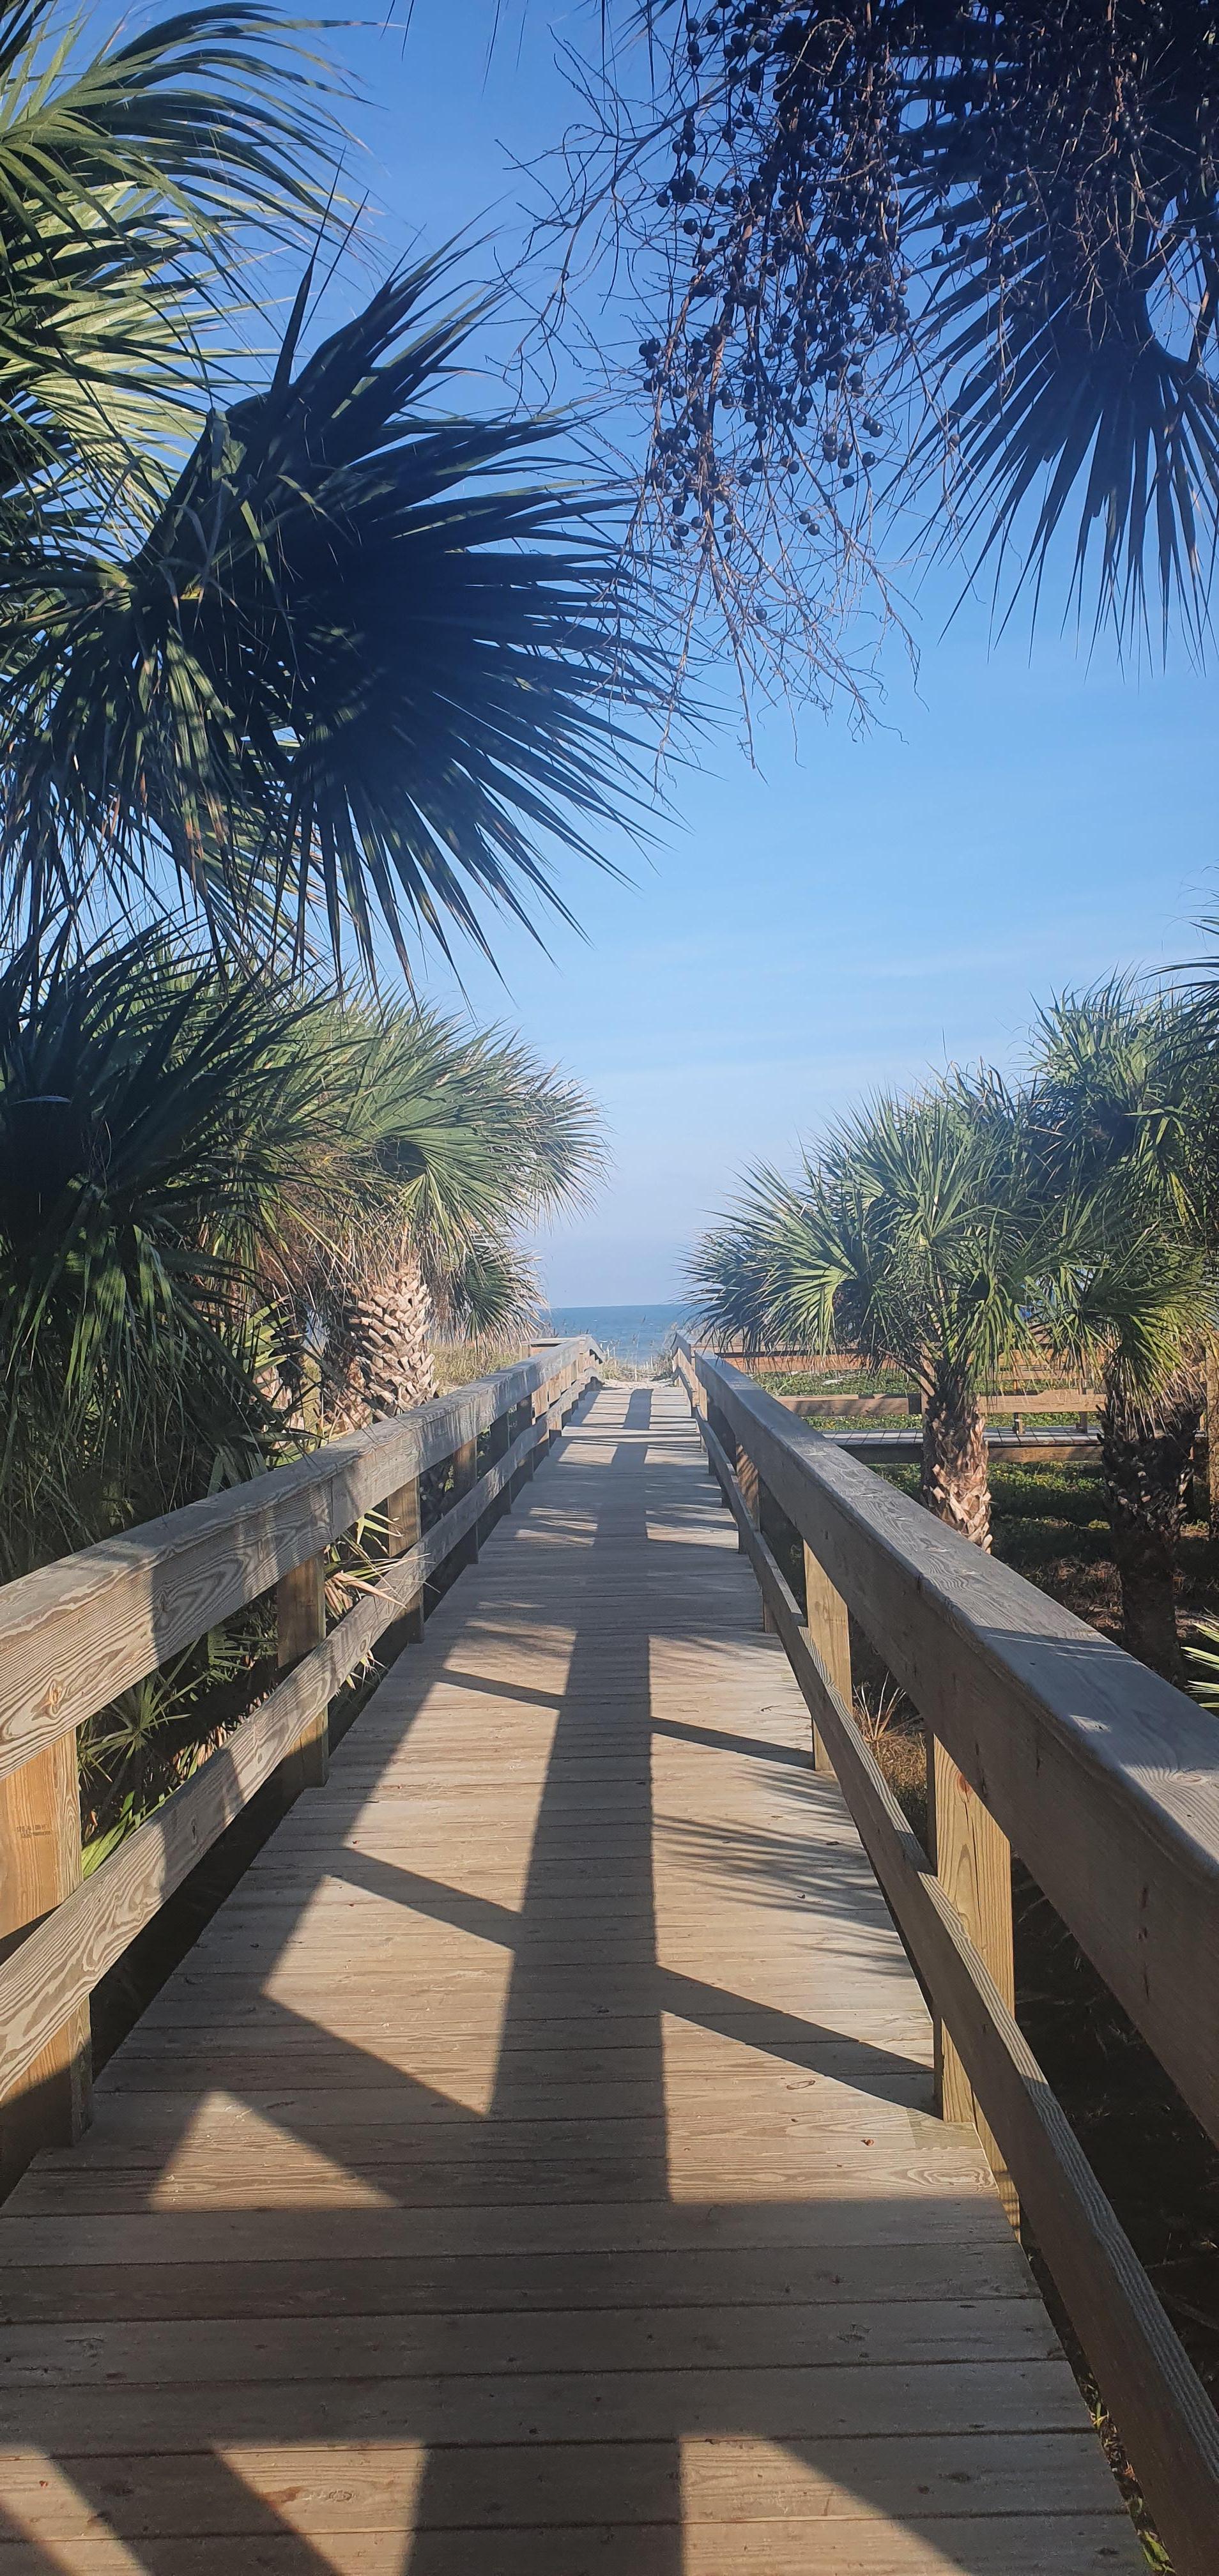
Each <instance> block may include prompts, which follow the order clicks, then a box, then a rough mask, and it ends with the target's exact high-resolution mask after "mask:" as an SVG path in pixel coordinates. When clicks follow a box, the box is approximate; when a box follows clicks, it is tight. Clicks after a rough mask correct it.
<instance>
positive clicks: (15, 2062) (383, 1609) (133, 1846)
mask: <svg viewBox="0 0 1219 2576" xmlns="http://www.w3.org/2000/svg"><path fill="white" fill-rule="evenodd" d="M596 1357H597V1355H596V1353H595V1351H594V1348H593V1345H592V1344H591V1343H588V1342H585V1341H578V1340H569V1341H560V1342H555V1343H551V1344H547V1345H545V1346H544V1347H539V1350H538V1352H537V1354H536V1355H535V1356H534V1357H532V1358H530V1359H528V1360H525V1361H523V1362H521V1363H519V1364H518V1365H517V1366H516V1367H514V1368H508V1369H500V1370H498V1371H497V1372H496V1374H495V1375H494V1376H492V1377H488V1378H483V1379H480V1380H479V1381H478V1382H477V1383H476V1384H475V1385H473V1386H468V1387H462V1388H459V1389H458V1390H457V1391H456V1392H455V1393H454V1394H452V1395H446V1396H440V1397H438V1398H437V1399H436V1400H435V1402H434V1403H431V1404H425V1405H422V1406H420V1407H419V1409H418V1410H417V1411H416V1412H414V1413H410V1414H404V1415H401V1416H398V1417H396V1418H395V1419H393V1420H391V1421H388V1422H383V1423H378V1424H375V1425H374V1426H373V1427H372V1429H370V1430H368V1431H362V1432H355V1433H352V1434H351V1435H350V1436H348V1437H347V1438H344V1439H341V1440H333V1441H330V1442H328V1443H327V1444H326V1445H325V1446H324V1447H323V1448H321V1449H319V1450H317V1451H316V1452H314V1453H313V1454H312V1455H311V1456H309V1457H306V1458H301V1459H299V1460H296V1461H294V1462H293V1463H291V1464H290V1465H288V1466H285V1467H279V1468H276V1469H274V1470H273V1471H271V1472H270V1473H269V1474H267V1475H265V1476H259V1477H256V1478H254V1479H252V1480H251V1482H250V1483H249V1484H247V1485H239V1486H236V1487H234V1488H232V1489H231V1490H230V1491H228V1492H225V1493H223V1494H218V1495H215V1496H213V1497H211V1498H210V1499H209V1500H208V1501H206V1502H201V1503H194V1504H190V1505H188V1506H187V1508H186V1509H185V1510H183V1511H178V1512H172V1513H168V1514H167V1515H166V1516H165V1517H164V1518H163V1519H160V1520H156V1521H149V1522H147V1523H145V1525H144V1526H143V1528H141V1529H136V1530H132V1531H130V1532H128V1533H127V1534H126V1535H124V1536H123V1537H121V1538H117V1539H112V1540H107V1541H105V1542H104V1543H103V1544H101V1545H100V1546H97V1547H91V1548H85V1549H82V1550H81V1551H80V1553H79V1554H77V1555H75V1556H71V1557H65V1558H62V1559H61V1560H60V1561H59V1562H58V1563H57V1564H54V1565H48V1566H43V1567H41V1568H40V1569H39V1570H38V1571H37V1572H36V1573H34V1574H29V1575H26V1576H24V1577H22V1578H21V1580H20V1581H18V1582H16V1583H10V1584H8V1585H6V1586H5V1588H4V1589H3V1590H2V1591H0V1890H2V1894H0V1908H2V1911H0V2178H2V2179H3V2181H4V2182H5V2183H7V2182H8V2181H10V2180H11V2179H13V2178H14V2177H15V2175H16V2173H17V2172H19V2171H20V2170H21V2167H22V2166H23V2165H24V2164H25V2163H27V2162H28V2160H29V2157H30V2155H31V2154H33V2152H34V2151H35V2149H36V2148H37V2147H38V2146H40V2145H44V2144H49V2143H53V2142H67V2141H70V2140H71V2139H73V2138H75V2137H77V2136H78V2135H79V2134H80V2133H81V2130H82V2129H83V2127H84V2126H85V2124H86V2121H87V2118H88V2090H89V2014H88V2002H89V1996H90V1994H91V1993H92V1991H93V1988H94V1987H95V1986H96V1985H97V1983H98V1981H99V1979H100V1978H101V1977H102V1976H103V1975H104V1974H105V1972H106V1970H107V1969H108V1968H109V1967H111V1966H112V1965H113V1963H114V1961H115V1960H116V1959H117V1958H119V1957H120V1956H121V1955H122V1952H123V1951H124V1950H125V1949H126V1948H127V1946H128V1945H129V1943H130V1942H131V1941H132V1940H133V1939H134V1938H135V1936H136V1934H137V1933H138V1932H140V1931H141V1930H142V1929H143V1928H144V1926H145V1925H146V1924H147V1923H149V1922H150V1921H151V1920H152V1918H153V1916H154V1915H155V1914H156V1913H157V1912H158V1911H159V1910H160V1908H161V1906H162V1905H164V1904H165V1902H166V1900H167V1898H168V1897H170V1896H171V1895H172V1894H173V1892H174V1890H175V1889H176V1888H177V1887H179V1886H181V1884H182V1881H183V1880H184V1879H185V1878H186V1877H187V1875H188V1874H189V1872H190V1871H191V1870H192V1869H193V1868H194V1866H195V1863H196V1862H197V1861H198V1860H200V1859H201V1858H202V1856H203V1854H204V1853H205V1852H206V1851H208V1850H209V1849H210V1847H211V1845H212V1844H213V1843H214V1842H215V1841H216V1840H217V1838H218V1837H219V1835H221V1834H222V1833H223V1832H224V1831H225V1829H226V1827H227V1826H228V1825H230V1824H231V1823H232V1822H233V1820H234V1818H235V1817H236V1816H238V1815H239V1814H240V1813H241V1810H242V1809H243V1807H245V1806H247V1805H248V1804H249V1801H250V1799H251V1798H252V1797H253V1796H254V1795H255V1792H256V1791H257V1790H258V1789H260V1788H261V1787H262V1786H263V1784H264V1782H266V1781H267V1780H269V1779H270V1778H271V1776H272V1774H273V1773H275V1772H277V1771H278V1772H280V1773H281V1774H282V1776H283V1783H284V1786H285V1789H286V1792H287V1794H289V1795H292V1794H295V1792H296V1791H297V1790H299V1789H302V1788H306V1787H310V1786H316V1785H320V1784H321V1783H322V1782H323V1781H324V1780H325V1777H326V1769H327V1753H328V1735H329V1729H328V1710H329V1706H330V1702H331V1701H332V1700H333V1699H334V1697H335V1695H336V1693H337V1692H338V1691H339V1690H340V1689H341V1688H342V1686H343V1684H344V1683H345V1682H346V1681H348V1680H349V1679H350V1678H351V1676H352V1674H353V1673H355V1672H356V1671H357V1670H358V1669H359V1667H360V1665H361V1664H362V1663H364V1662H365V1661H366V1659H367V1658H368V1657H369V1656H370V1654H371V1653H372V1650H373V1648H374V1647H375V1646H377V1645H378V1643H383V1642H384V1641H385V1640H386V1637H387V1632H389V1634H390V1637H391V1640H392V1644H393V1647H394V1650H395V1651H396V1649H397V1647H398V1646H399V1645H400V1644H403V1643H405V1642H407V1640H408V1639H409V1638H410V1637H411V1636H412V1635H418V1634H419V1633H420V1632H421V1629H422V1621H423V1603H424V1586H425V1584H426V1582H427V1581H428V1580H429V1578H431V1577H433V1576H434V1575H435V1574H436V1573H437V1572H438V1571H439V1569H440V1567H441V1566H442V1565H444V1564H445V1563H446V1561H447V1560H449V1559H451V1558H453V1557H454V1556H455V1555H456V1556H457V1558H458V1562H459V1563H465V1562H469V1561H470V1559H471V1558H472V1557H473V1556H476V1555H477V1552H478V1544H479V1538H480V1534H482V1533H485V1531H486V1529H487V1528H489V1526H490V1524H491V1520H492V1519H493V1518H494V1517H496V1516H497V1515H498V1512H499V1511H500V1510H502V1509H506V1508H507V1506H508V1504H509V1503H510V1501H511V1496H512V1492H513V1490H514V1488H515V1486H516V1483H517V1481H518V1479H519V1478H521V1477H522V1476H526V1475H531V1474H532V1473H533V1471H534V1468H535V1466H536V1464H537V1462H538V1458H539V1456H540V1455H541V1454H543V1453H544V1451H545V1449H546V1447H547V1446H548V1443H549V1440H550V1438H551V1436H552V1434H553V1432H554V1430H555V1429H556V1428H557V1427H558V1426H560V1425H561V1423H562V1421H563V1419H564V1418H565V1416H566V1414H567V1413H568V1412H569V1411H570V1409H571V1407H572V1405H573V1404H574V1403H575V1402H576V1401H577V1399H578V1397H579V1396H580V1395H581V1394H582V1393H583V1391H584V1389H585V1388H586V1387H587V1386H588V1385H589V1384H590V1382H591V1381H592V1379H593V1377H594V1375H595V1370H596ZM480 1437H482V1438H483V1439H484V1444H485V1454H484V1460H483V1465H482V1472H481V1473H479V1459H478V1442H479V1439H480ZM450 1462H451V1465H452V1493H451V1498H450V1500H449V1506H448V1508H447V1509H446V1510H445V1511H443V1512H442V1514H441V1516H440V1518H439V1519H438V1520H437V1521H436V1522H435V1523H434V1524H433V1526H432V1527H431V1528H429V1529H427V1530H424V1529H423V1526H422V1513H421V1509H420V1479H421V1478H422V1477H423V1476H424V1475H426V1474H427V1473H428V1472H429V1470H431V1469H435V1468H439V1467H442V1466H447V1465H449V1463H450ZM374 1511H376V1512H379V1513H380V1514H381V1515H382V1517H383V1522H384V1539H383V1545H384V1550H385V1555H386V1559H387V1563H386V1570H385V1573H384V1574H383V1575H382V1576H380V1578H379V1579H378V1580H377V1581H376V1582H375V1583H374V1584H372V1585H371V1586H370V1587H369V1588H368V1589H367V1590H365V1591H363V1592H362V1594H361V1596H360V1598H359V1599H358V1600H357V1602H356V1603H355V1605H354V1607H352V1608H351V1609H349V1610H348V1611H347V1612H346V1614H345V1615H344V1617H343V1618H341V1619H340V1620H339V1622H338V1624H337V1626H336V1627H335V1628H334V1629H333V1630H332V1631H331V1632H330V1634H329V1635H327V1633H326V1606H325V1587H324V1564H325V1557H326V1553H327V1551H328V1549H330V1548H331V1547H332V1546H334V1545H335V1544H336V1542H337V1541H338V1540H339V1539H341V1538H342V1537H343V1536H344V1534H345V1533H346V1532H347V1531H349V1530H351V1529H352V1528H353V1526H354V1525H355V1524H356V1523H357V1522H358V1521H360V1520H361V1519H363V1518H364V1517H365V1516H366V1515H367V1514H369V1513H371V1512H374ZM272 1586H274V1587H275V1592H276V1608H277V1630H278V1656H279V1664H280V1669H281V1671H282V1672H283V1674H284V1679H283V1680H282V1681H281V1682H280V1683H279V1684H278V1685H277V1687H276V1688H275V1689H274V1690H272V1691H271V1693H270V1695H269V1696H268V1697H267V1698H266V1699H265V1700H263V1702H262V1703H261V1705H260V1706H259V1707H258V1708H256V1709H255V1710H254V1711H253V1712H252V1713H251V1714H250V1715H249V1716H248V1717H246V1718H245V1719H243V1720H242V1721H241V1723H240V1724H239V1725H238V1726H237V1727H236V1728H235V1729H234V1731H233V1732H232V1733H231V1734H230V1735H229V1736H228V1737H227V1738H226V1740H225V1742H224V1743H223V1744H222V1745H221V1746H220V1747H219V1749H218V1750H217V1751H216V1752H214V1753H212V1754H211V1755H210V1756H209V1757H208V1759H207V1760H206V1761H204V1762H203V1763H202V1764H201V1765H200V1767H199V1769H198V1770H197V1771H195V1772H194V1773H193V1774H192V1776H191V1778H190V1779H189V1780H188V1781H186V1783H185V1784H184V1786H183V1787H182V1788H180V1789H177V1790H175V1791H174V1793H173V1795H172V1796H171V1797H169V1798H167V1799H166V1800H165V1802H164V1804H163V1805H162V1806H160V1807H158V1808H157V1809H156V1810H155V1812H154V1813H153V1814H152V1815H150V1816H148V1817H147V1818H146V1819H145V1821H144V1822H143V1824H141V1825H139V1826H138V1827H137V1828H136V1830H135V1831H134V1832H133V1833H132V1834H131V1835H129V1836H128V1838H127V1839H126V1840H125V1841H124V1842H123V1843H121V1844H120V1845H119V1847H118V1849H117V1850H116V1851H114V1852H113V1853H112V1854H111V1855H110V1857H109V1858H108V1859H106V1860H104V1861H103V1862H102V1863H101V1866H100V1867H99V1868H98V1869H96V1870H95V1871H94V1872H93V1874H92V1876H91V1877H90V1878H88V1879H82V1876H81V1847H80V1808H79V1795H78V1789H77V1767H76V1729H77V1727H78V1726H80V1725H81V1724H82V1723H83V1722H84V1720H85V1719H86V1718H89V1717H92V1716H94V1715H95V1714H96V1713H97V1711H98V1710H99V1709H102V1708H105V1707H107V1706H108V1705H109V1703H110V1702H111V1701H112V1700H113V1699H115V1697H116V1696H117V1694H118V1693H119V1692H120V1691H122V1690H124V1689H127V1688H128V1687H130V1685H131V1684H132V1683H134V1682H137V1681H141V1680H143V1678H144V1677H145V1676H146V1675H147V1674H148V1673H150V1672H152V1671H155V1670H156V1668H157V1667H158V1666H159V1665H160V1664H162V1663H163V1662H164V1661H165V1660H166V1659H167V1658H168V1657H169V1656H171V1655H174V1654H177V1653H179V1652H181V1651H182V1650H183V1649H184V1648H185V1647H187V1646H190V1645H193V1644H194V1643H196V1641H197V1640H198V1639H199V1638H200V1637H202V1636H204V1635H205V1634H206V1632H207V1631H208V1630H209V1629H210V1628H214V1627H216V1626H218V1625H219V1624H220V1622H221V1621H222V1620H224V1619H226V1618H228V1617H230V1616H231V1615H232V1613H233V1612H234V1611H236V1610H239V1609H242V1608H244V1607H245V1606H247V1605H248V1604H249V1603H250V1602H252V1601H254V1600H256V1599H257V1598H258V1597H259V1595H260V1594H263V1593H265V1592H267V1591H269V1590H270V1589H271V1587H272Z"/></svg>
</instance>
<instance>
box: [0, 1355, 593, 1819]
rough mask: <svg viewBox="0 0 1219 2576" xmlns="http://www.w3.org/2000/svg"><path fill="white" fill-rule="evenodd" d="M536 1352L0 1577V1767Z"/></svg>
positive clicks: (449, 1440)
mask: <svg viewBox="0 0 1219 2576" xmlns="http://www.w3.org/2000/svg"><path fill="white" fill-rule="evenodd" d="M591 1347H592V1346H591V1344H588V1343H581V1342H575V1341H568V1342H559V1343H556V1344H554V1345H552V1346H550V1347H548V1348H547V1350H546V1351H545V1353H544V1355H543V1356H541V1357H539V1358H537V1359H529V1360H523V1361H520V1362H518V1364H517V1365H516V1366H515V1367H514V1368H508V1369H499V1370H497V1371H496V1373H495V1374H494V1376H492V1377H486V1378H481V1379H479V1380H478V1381H477V1382H476V1383H475V1384H474V1385H472V1386H463V1387H458V1388H457V1389H456V1390H455V1392H454V1393H453V1394H451V1395H441V1396H437V1397H436V1398H435V1400H434V1401H433V1402H432V1403H431V1404H424V1405H420V1406H419V1408H418V1409H417V1411H415V1412H413V1413H407V1414H401V1415H398V1416H396V1417H394V1418H393V1419H392V1420H390V1421H387V1422H378V1423H374V1424H373V1426H372V1428H371V1429H370V1430H367V1431H353V1432H351V1433H349V1434H348V1435H347V1436H346V1437H345V1438H343V1439H340V1440H329V1441H327V1442H326V1443H325V1445H324V1447H322V1448H320V1449H316V1450H314V1451H312V1452H311V1453H310V1455H309V1456H308V1457H304V1458H298V1459H294V1460H293V1461H292V1462H291V1463H290V1464H289V1465H288V1466H286V1467H276V1468H273V1469H272V1470H271V1471H270V1472H269V1473H268V1474H267V1475H265V1476H254V1477H251V1479H250V1481H249V1483H248V1484H244V1485H233V1486H230V1487H228V1488H227V1489H226V1490H225V1492H223V1493H220V1494H214V1495H211V1496H209V1497H208V1499H207V1500H206V1501H204V1502H199V1503H188V1504H187V1505H186V1506H185V1508H184V1509H183V1510H181V1511H177V1512H167V1513H165V1514H164V1515H163V1517H162V1518H161V1519H159V1520H154V1521H145V1522H143V1523H142V1525H141V1526H140V1527H139V1528H138V1529H133V1530H126V1531H124V1532H123V1534H122V1536H121V1537H119V1538H112V1539H103V1540H101V1541H99V1543H98V1544H97V1545H96V1546H95V1547H86V1548H81V1549H80V1550H79V1551H78V1553H77V1554H76V1555H74V1556H67V1557H60V1558H59V1559H58V1560H57V1561H56V1562H55V1564H53V1565H44V1566H40V1567H39V1568H38V1569H37V1571H36V1572H35V1573H33V1574H24V1575H21V1576H20V1577H19V1578H18V1580H17V1581H16V1582H15V1583H7V1584H5V1585H4V1586H3V1588H2V1589H0V1778H3V1776H4V1774H5V1773H6V1772H9V1771H14V1770H16V1768H17V1766H18V1765H19V1764H20V1763H22V1762H26V1761H28V1760H29V1757H30V1755H31V1754H32V1753H37V1752H39V1751H41V1750H42V1748H43V1747H44V1746H45V1745H49V1744H53V1743H54V1742H55V1739H56V1737H57V1736H60V1735H65V1734H66V1733H67V1731H68V1729H69V1727H74V1726H80V1725H81V1724H82V1723H83V1721H84V1720H85V1718H87V1717H92V1716H94V1715H95V1713H96V1711H97V1710H98V1709H99V1708H105V1707H106V1706H107V1705H108V1704H109V1702H110V1701H111V1700H112V1699H115V1698H117V1696H118V1693H119V1692H120V1691H122V1690H127V1689H129V1688H130V1687H131V1685H132V1683H133V1682H138V1681H142V1680H143V1678H144V1676H145V1674H146V1673H150V1672H154V1671H155V1670H156V1668H157V1666H158V1665H159V1664H162V1663H164V1662H166V1660H167V1659H168V1657H169V1656H171V1655H176V1654H180V1653H181V1652H182V1650H183V1649H184V1648H185V1647H187V1646H191V1645H193V1644H194V1643H195V1640H196V1638H198V1637H201V1636H203V1635H205V1634H206V1632H207V1630H208V1629H209V1628H214V1627H217V1626H219V1624H220V1622H221V1620H223V1619H227V1618H230V1617H231V1616H232V1613H233V1612H234V1611H235V1610H240V1609H243V1608H244V1607H245V1605H246V1604H247V1602H250V1601H254V1600H257V1598H258V1595H259V1594H260V1593H261V1592H266V1591H268V1590H269V1589H270V1586H271V1585H272V1584H273V1583H278V1582H279V1581H280V1580H281V1579H282V1577H283V1576H284V1575H286V1574H290V1573H291V1572H292V1570H293V1569H294V1567H296V1566H298V1565H301V1564H303V1563H304V1562H305V1561H306V1559H307V1558H309V1557H313V1556H317V1555H319V1554H320V1553H321V1552H322V1551H323V1550H324V1549H325V1548H327V1547H331V1546H333V1544H334V1542H335V1540H336V1539H338V1538H341V1537H342V1535H343V1532H344V1531H345V1530H349V1529H351V1528H352V1527H353V1525H354V1523H355V1522H356V1521H358V1520H359V1519H360V1518H361V1517H362V1516H363V1514H364V1513H366V1512H369V1511H372V1510H375V1509H376V1507H377V1505H378V1504H380V1503H382V1502H384V1500H385V1498H386V1496H387V1495H388V1494H391V1493H395V1492H397V1491H398V1490H399V1489H400V1488H401V1487H402V1486H404V1485H407V1484H410V1483H414V1482H417V1480H418V1478H419V1477H420V1476H422V1475H424V1474H425V1473H426V1472H427V1470H428V1469H429V1468H430V1467H437V1466H439V1465H440V1464H441V1463H442V1462H443V1461H444V1460H446V1459H449V1458H451V1457H453V1455H454V1454H455V1452H457V1451H458V1450H461V1449H463V1448H467V1449H468V1447H469V1445H470V1444H471V1443H472V1442H474V1441H476V1440H477V1439H478V1436H479V1433H480V1432H483V1431H486V1430H488V1429H489V1428H490V1426H491V1424H492V1423H493V1422H494V1421H496V1420H497V1419H498V1418H499V1416H500V1415H501V1414H504V1413H507V1412H510V1411H512V1410H513V1409H514V1407H515V1406H516V1405H517V1404H518V1403H519V1402H520V1401H521V1400H522V1398H524V1397H526V1396H531V1395H534V1394H536V1393H537V1392H538V1390H539V1389H541V1388H542V1387H544V1386H545V1385H546V1384H547V1383H548V1382H549V1381H550V1380H552V1379H553V1378H554V1377H555V1376H556V1375H557V1374H558V1373H559V1371H560V1370H561V1369H562V1367H563V1365H564V1363H565V1359H566V1357H567V1356H568V1355H570V1354H571V1353H573V1352H576V1351H581V1352H583V1351H591Z"/></svg>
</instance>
